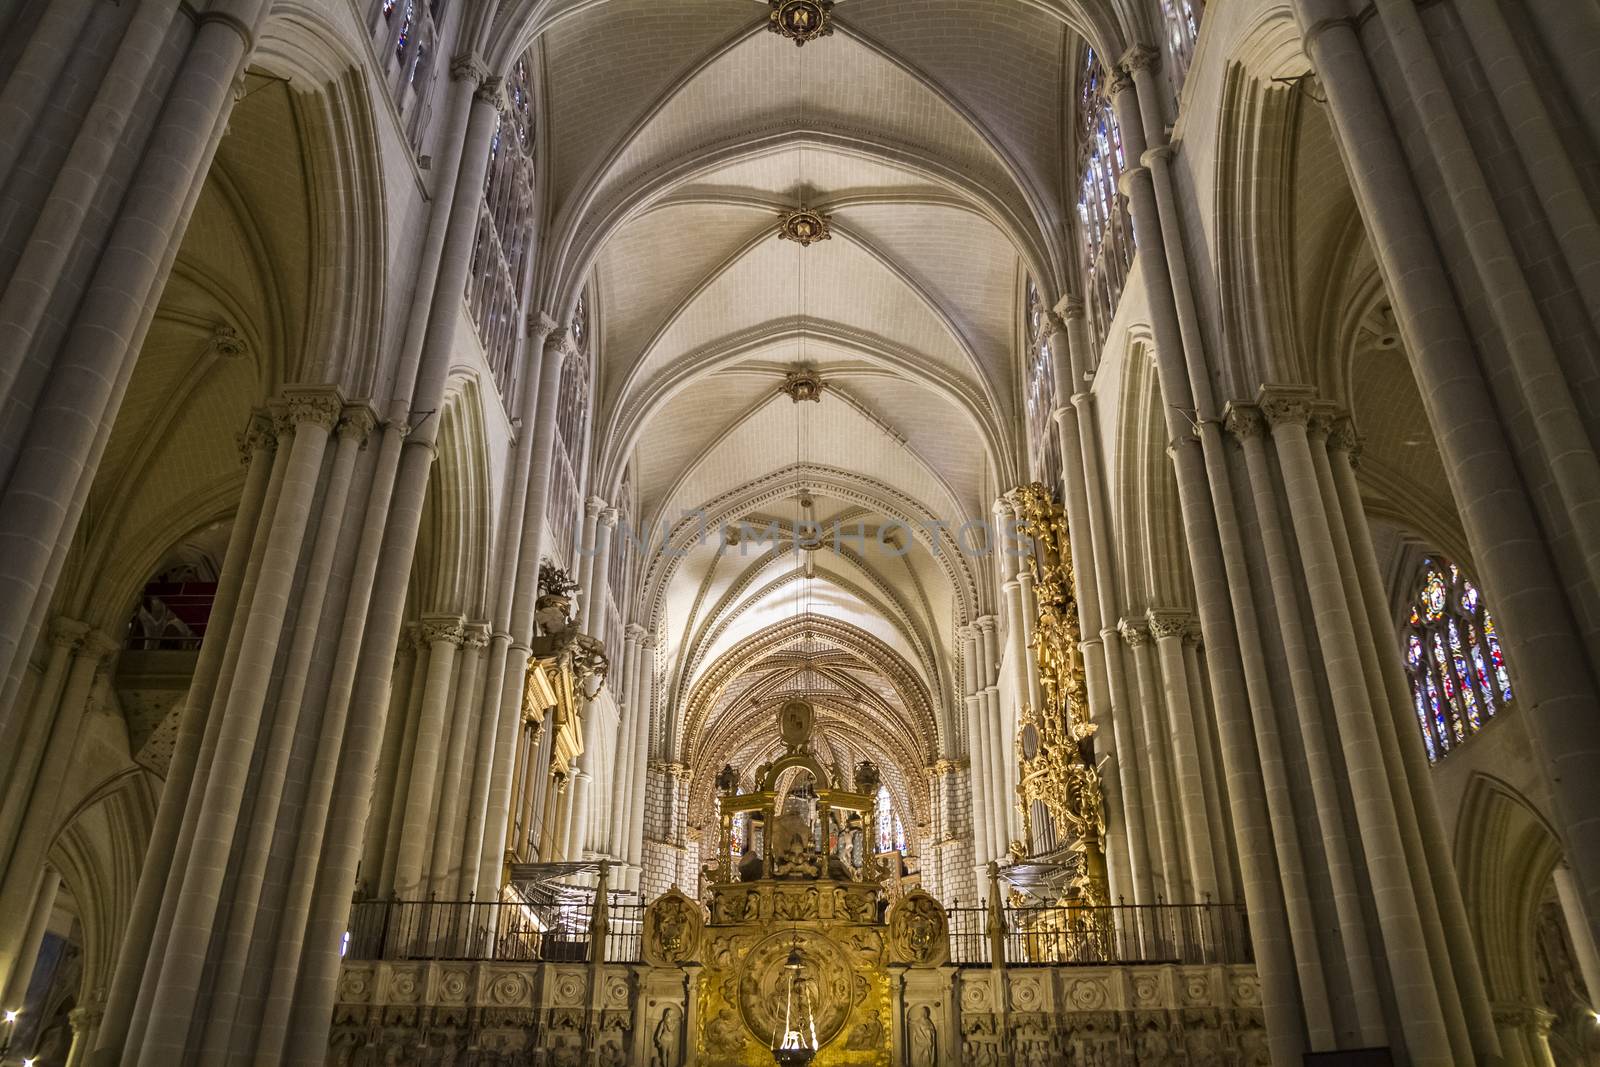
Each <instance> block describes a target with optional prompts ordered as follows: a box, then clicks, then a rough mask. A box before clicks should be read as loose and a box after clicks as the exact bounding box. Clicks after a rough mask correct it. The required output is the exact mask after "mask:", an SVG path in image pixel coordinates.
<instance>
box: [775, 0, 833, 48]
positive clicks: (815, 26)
mask: <svg viewBox="0 0 1600 1067" xmlns="http://www.w3.org/2000/svg"><path fill="white" fill-rule="evenodd" d="M767 2H768V4H770V5H771V7H772V16H771V21H770V22H768V23H767V29H769V30H771V31H772V32H773V33H779V34H782V35H783V36H785V37H787V38H789V40H791V41H793V42H794V43H795V44H796V45H804V44H805V43H806V42H807V41H815V40H816V39H817V38H818V37H826V36H828V35H829V34H831V33H832V32H833V16H832V12H833V0H767Z"/></svg>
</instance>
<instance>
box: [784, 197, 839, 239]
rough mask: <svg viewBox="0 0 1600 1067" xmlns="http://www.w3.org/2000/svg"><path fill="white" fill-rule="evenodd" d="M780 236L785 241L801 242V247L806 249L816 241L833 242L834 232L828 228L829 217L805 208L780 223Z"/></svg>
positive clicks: (786, 216) (792, 212) (785, 216)
mask: <svg viewBox="0 0 1600 1067" xmlns="http://www.w3.org/2000/svg"><path fill="white" fill-rule="evenodd" d="M778 236H779V237H780V238H781V239H783V240H785V241H796V242H799V245H800V247H801V248H805V247H807V246H809V245H811V244H812V243H814V242H816V241H829V240H832V239H833V232H832V230H831V229H830V228H829V227H828V216H827V215H824V214H823V213H822V212H820V211H812V210H811V209H810V208H804V207H803V208H801V209H799V210H798V211H791V212H789V213H787V214H786V215H784V216H783V218H782V219H780V220H779V221H778Z"/></svg>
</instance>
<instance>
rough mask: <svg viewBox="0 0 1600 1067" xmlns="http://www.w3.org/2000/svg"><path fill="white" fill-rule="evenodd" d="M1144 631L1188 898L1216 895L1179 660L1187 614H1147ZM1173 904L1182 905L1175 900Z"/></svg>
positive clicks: (1202, 779)
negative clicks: (1167, 749)
mask: <svg viewBox="0 0 1600 1067" xmlns="http://www.w3.org/2000/svg"><path fill="white" fill-rule="evenodd" d="M1149 617H1150V635H1151V636H1152V637H1154V638H1155V646H1156V662H1157V665H1158V666H1159V667H1160V674H1161V693H1162V696H1164V697H1165V698H1166V705H1167V736H1168V738H1169V739H1170V741H1171V743H1172V769H1173V777H1174V781H1173V787H1174V789H1175V790H1176V796H1177V800H1178V813H1179V815H1180V818H1181V822H1182V824H1183V830H1184V837H1183V840H1184V844H1185V846H1186V847H1185V849H1184V851H1185V852H1186V853H1187V854H1188V857H1189V884H1190V885H1191V886H1192V887H1193V890H1194V899H1193V902H1195V903H1199V902H1204V901H1215V900H1216V899H1217V861H1216V854H1215V850H1214V847H1213V842H1214V841H1215V838H1214V837H1213V830H1212V825H1211V821H1210V814H1209V812H1208V810H1207V807H1206V780H1205V776H1204V774H1203V773H1202V771H1201V767H1200V751H1199V749H1200V746H1199V743H1198V741H1197V739H1196V733H1197V732H1196V730H1195V716H1194V707H1193V704H1192V701H1191V694H1190V689H1189V675H1188V672H1187V670H1186V669H1185V667H1184V663H1183V640H1184V635H1185V634H1187V633H1188V630H1189V622H1190V619H1189V614H1188V612H1183V611H1155V610H1152V611H1151V612H1150V615H1149ZM1179 903H1183V902H1182V901H1180V902H1179Z"/></svg>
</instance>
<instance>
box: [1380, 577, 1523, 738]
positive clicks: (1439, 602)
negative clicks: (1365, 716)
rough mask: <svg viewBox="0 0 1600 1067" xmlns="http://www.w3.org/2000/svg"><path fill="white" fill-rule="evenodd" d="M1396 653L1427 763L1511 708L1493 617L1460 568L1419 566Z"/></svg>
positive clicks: (1508, 679)
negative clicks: (1403, 663)
mask: <svg viewBox="0 0 1600 1067" xmlns="http://www.w3.org/2000/svg"><path fill="white" fill-rule="evenodd" d="M1414 594H1415V595H1414V598H1413V600H1412V602H1411V606H1410V609H1409V614H1408V615H1407V617H1406V620H1405V626H1404V627H1403V635H1402V638H1401V641H1402V645H1401V649H1402V652H1403V654H1404V656H1405V661H1406V673H1407V674H1409V675H1410V678H1411V697H1412V703H1413V705H1414V706H1415V710H1416V713H1417V724H1418V726H1419V727H1420V728H1421V729H1422V741H1423V744H1424V746H1426V748H1427V750H1428V759H1429V760H1431V761H1437V760H1441V759H1443V758H1444V757H1445V756H1447V755H1449V754H1450V753H1451V752H1452V751H1454V750H1455V749H1456V747H1457V746H1459V745H1461V744H1462V743H1463V742H1465V741H1466V740H1467V739H1468V738H1470V737H1471V736H1472V735H1473V734H1475V733H1477V732H1478V731H1479V730H1480V729H1482V728H1483V724H1484V723H1486V722H1488V721H1489V719H1490V718H1491V717H1493V716H1494V715H1495V714H1496V713H1498V712H1500V711H1502V710H1504V709H1505V708H1506V707H1507V706H1509V705H1510V703H1511V699H1512V689H1511V674H1510V672H1509V671H1507V669H1506V662H1505V655H1504V653H1503V652H1502V651H1501V649H1500V638H1499V635H1498V634H1497V633H1496V632H1495V626H1494V619H1493V618H1492V617H1491V616H1490V615H1489V609H1488V608H1487V607H1486V606H1485V605H1484V602H1483V594H1482V592H1480V591H1479V589H1478V587H1477V586H1476V585H1475V584H1473V582H1472V579H1470V578H1468V577H1467V575H1466V573H1465V572H1464V571H1462V570H1461V568H1460V567H1458V566H1456V565H1455V564H1454V563H1451V562H1450V561H1449V560H1445V559H1440V558H1438V557H1432V558H1429V559H1425V560H1423V561H1422V566H1421V567H1420V569H1419V570H1418V577H1417V582H1416V586H1415V589H1414Z"/></svg>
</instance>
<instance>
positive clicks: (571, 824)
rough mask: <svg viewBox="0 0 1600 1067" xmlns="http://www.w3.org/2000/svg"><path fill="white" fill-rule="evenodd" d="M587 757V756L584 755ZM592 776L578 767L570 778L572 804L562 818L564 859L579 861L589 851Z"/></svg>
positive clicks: (592, 800) (592, 801)
mask: <svg viewBox="0 0 1600 1067" xmlns="http://www.w3.org/2000/svg"><path fill="white" fill-rule="evenodd" d="M586 755H587V754H586ZM593 786H594V776H593V775H591V774H590V773H589V772H588V771H587V770H585V769H584V768H582V767H579V768H578V770H576V771H575V772H573V776H572V803H571V804H569V805H568V806H567V812H566V815H565V817H564V822H565V824H566V825H565V830H566V848H565V850H564V851H565V857H564V858H566V859H569V860H581V859H583V858H584V856H585V855H586V854H587V853H588V851H589V839H588V828H589V808H590V805H592V804H593V803H594V795H593Z"/></svg>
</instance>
